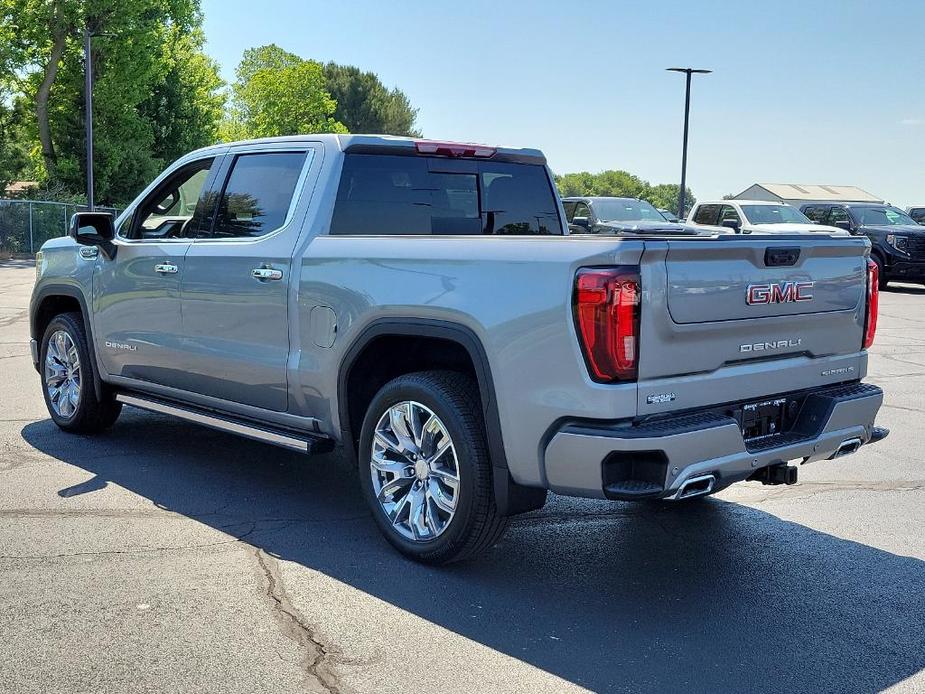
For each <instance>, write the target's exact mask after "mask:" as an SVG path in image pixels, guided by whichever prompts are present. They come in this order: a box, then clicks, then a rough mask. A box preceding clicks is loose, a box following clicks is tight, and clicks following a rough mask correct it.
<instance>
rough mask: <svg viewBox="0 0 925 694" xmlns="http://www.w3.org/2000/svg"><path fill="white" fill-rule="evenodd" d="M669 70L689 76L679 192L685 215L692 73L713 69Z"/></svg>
mask: <svg viewBox="0 0 925 694" xmlns="http://www.w3.org/2000/svg"><path fill="white" fill-rule="evenodd" d="M665 69H666V70H668V72H683V73H684V74H685V75H686V76H687V89H686V91H685V93H684V149H683V150H682V153H681V191H680V192H679V193H678V216H679V217H681V218H682V219H683V218H684V216H685V208H684V205H685V200H684V196H685V193H686V190H687V130H688V125H689V123H690V116H691V75H693V74H697V75H708V74H710V73H711V72H713V71H712V70H700V69H696V68H692V67H669V68H665Z"/></svg>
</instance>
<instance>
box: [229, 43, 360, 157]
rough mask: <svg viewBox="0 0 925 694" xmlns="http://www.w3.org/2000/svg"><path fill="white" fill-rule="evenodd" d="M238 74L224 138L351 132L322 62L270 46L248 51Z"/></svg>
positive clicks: (237, 138)
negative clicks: (339, 113) (327, 82)
mask: <svg viewBox="0 0 925 694" xmlns="http://www.w3.org/2000/svg"><path fill="white" fill-rule="evenodd" d="M235 74H236V77H237V79H236V81H235V83H234V85H233V87H232V102H231V109H230V112H229V114H228V117H227V119H226V120H225V122H224V123H223V124H222V129H221V136H222V139H225V140H240V139H246V138H253V137H273V136H276V135H296V134H299V133H319V132H320V133H345V132H347V128H346V127H344V125H343V124H342V123H340V122H338V121H337V120H336V119H335V118H334V117H333V116H334V110H335V107H336V105H337V104H336V103H335V102H334V99H332V98H331V95H330V94H329V93H328V91H327V89H326V88H325V80H324V72H323V70H322V67H321V64H320V63H316V62H314V61H311V60H304V59H302V58H300V57H299V56H297V55H294V54H292V53H289V52H287V51H284V50H283V49H282V48H280V47H279V46H277V45H275V44H271V45H269V46H260V47H259V48H249V49H248V50H246V51H244V57H243V58H242V60H241V63H240V64H239V65H238V69H237V71H236V73H235Z"/></svg>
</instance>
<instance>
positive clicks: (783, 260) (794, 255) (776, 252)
mask: <svg viewBox="0 0 925 694" xmlns="http://www.w3.org/2000/svg"><path fill="white" fill-rule="evenodd" d="M799 259H800V249H799V248H768V249H767V250H765V252H764V264H765V265H766V266H767V267H790V266H791V265H796V264H797V261H798V260H799Z"/></svg>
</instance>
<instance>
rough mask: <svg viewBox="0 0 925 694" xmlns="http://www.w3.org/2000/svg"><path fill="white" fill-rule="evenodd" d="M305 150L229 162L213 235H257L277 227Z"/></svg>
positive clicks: (289, 200) (285, 213)
mask: <svg viewBox="0 0 925 694" xmlns="http://www.w3.org/2000/svg"><path fill="white" fill-rule="evenodd" d="M306 156H307V154H306V152H261V153H256V154H239V155H238V156H237V157H235V160H234V162H233V163H232V165H231V172H230V173H229V174H228V178H227V182H226V184H225V188H224V190H223V191H222V196H221V199H220V201H219V206H218V212H217V213H216V216H215V227H214V228H213V230H212V232H211V234H203V235H204V236H209V237H212V238H219V239H228V238H256V237H259V236H264V235H265V234H269V233H270V232H271V231H275V230H276V229H279V228H280V227H281V226H282V225H283V222H285V221H286V217H287V216H288V214H289V206H290V205H291V203H292V198H293V195H294V193H295V188H296V184H297V183H298V181H299V176H301V174H302V167H303V166H304V164H305V158H306Z"/></svg>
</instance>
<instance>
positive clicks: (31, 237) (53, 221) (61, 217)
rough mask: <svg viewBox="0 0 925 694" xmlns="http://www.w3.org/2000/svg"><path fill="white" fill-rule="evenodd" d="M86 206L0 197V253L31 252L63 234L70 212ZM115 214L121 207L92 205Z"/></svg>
mask: <svg viewBox="0 0 925 694" xmlns="http://www.w3.org/2000/svg"><path fill="white" fill-rule="evenodd" d="M88 209H89V208H88V207H87V206H86V205H76V204H74V203H69V202H49V201H47V200H3V199H0V252H6V253H29V254H34V253H35V252H36V251H37V250H38V249H39V248H41V247H42V244H43V243H45V242H46V241H47V240H48V239H53V238H56V237H58V236H66V235H67V228H68V224H69V223H70V220H71V215H73V214H74V213H75V212H86V211H87V210H88ZM96 211H98V212H111V213H112V214H113V216H114V217H115V216H118V215H119V213H120V212H122V210H121V209H118V208H115V207H96Z"/></svg>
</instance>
